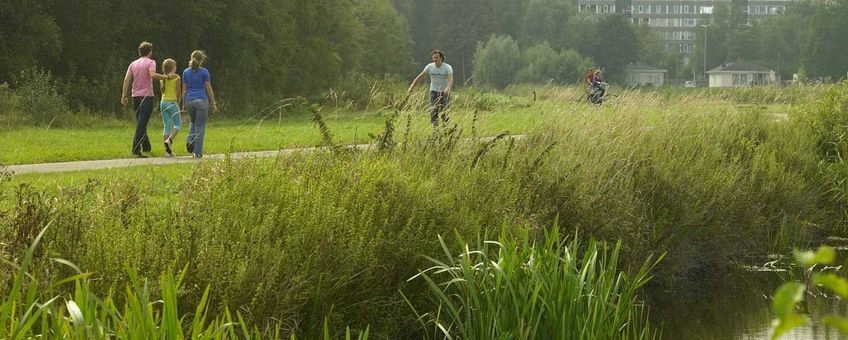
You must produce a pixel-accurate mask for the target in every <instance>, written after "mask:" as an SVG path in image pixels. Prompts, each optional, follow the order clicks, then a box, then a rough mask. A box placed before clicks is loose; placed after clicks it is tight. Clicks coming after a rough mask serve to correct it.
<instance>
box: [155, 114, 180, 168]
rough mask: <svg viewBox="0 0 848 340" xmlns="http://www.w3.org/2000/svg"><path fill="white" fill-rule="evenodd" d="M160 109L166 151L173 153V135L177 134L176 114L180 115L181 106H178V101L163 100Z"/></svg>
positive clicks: (169, 153)
mask: <svg viewBox="0 0 848 340" xmlns="http://www.w3.org/2000/svg"><path fill="white" fill-rule="evenodd" d="M159 111H161V112H162V139H163V143H164V145H165V153H166V154H168V155H173V154H174V152H173V150H172V149H171V145H173V140H174V139H173V137H174V135H175V132H174V131H175V123H174V114H177V115H179V107H177V103H176V102H172V101H163V102H162V103H161V104H159ZM176 128H179V127H176Z"/></svg>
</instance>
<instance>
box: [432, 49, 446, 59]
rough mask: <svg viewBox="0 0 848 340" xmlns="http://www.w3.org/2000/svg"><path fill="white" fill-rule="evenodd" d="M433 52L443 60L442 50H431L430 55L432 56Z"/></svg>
mask: <svg viewBox="0 0 848 340" xmlns="http://www.w3.org/2000/svg"><path fill="white" fill-rule="evenodd" d="M434 54H438V55H439V58H442V61H445V52H442V51H439V50H433V52H431V53H430V55H431V56H432V55H434Z"/></svg>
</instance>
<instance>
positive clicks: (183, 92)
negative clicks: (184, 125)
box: [180, 83, 188, 111]
mask: <svg viewBox="0 0 848 340" xmlns="http://www.w3.org/2000/svg"><path fill="white" fill-rule="evenodd" d="M182 84H183V86H180V99H181V101H180V111H185V109H186V108H185V106H186V101H185V98H184V96H185V95H186V94H187V93H188V84H186V83H182Z"/></svg>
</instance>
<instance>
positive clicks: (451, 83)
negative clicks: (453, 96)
mask: <svg viewBox="0 0 848 340" xmlns="http://www.w3.org/2000/svg"><path fill="white" fill-rule="evenodd" d="M452 87H453V73H448V86H447V87H446V88H445V95H446V96H450V92H451V88H452Z"/></svg>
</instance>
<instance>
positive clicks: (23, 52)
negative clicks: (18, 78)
mask: <svg viewBox="0 0 848 340" xmlns="http://www.w3.org/2000/svg"><path fill="white" fill-rule="evenodd" d="M51 6H53V1H51V0H14V1H2V2H0V22H2V23H3V24H2V25H0V41H2V42H3V47H2V48H0V83H2V82H4V81H11V80H12V78H13V76H14V75H16V74H18V72H20V71H21V70H24V69H29V68H32V67H36V66H41V65H44V64H48V63H50V62H52V61H53V60H55V58H57V57H58V55H59V52H60V51H61V34H60V29H59V26H58V25H57V24H56V19H55V17H54V16H53V15H51V12H50V11H49V9H50V8H51Z"/></svg>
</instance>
